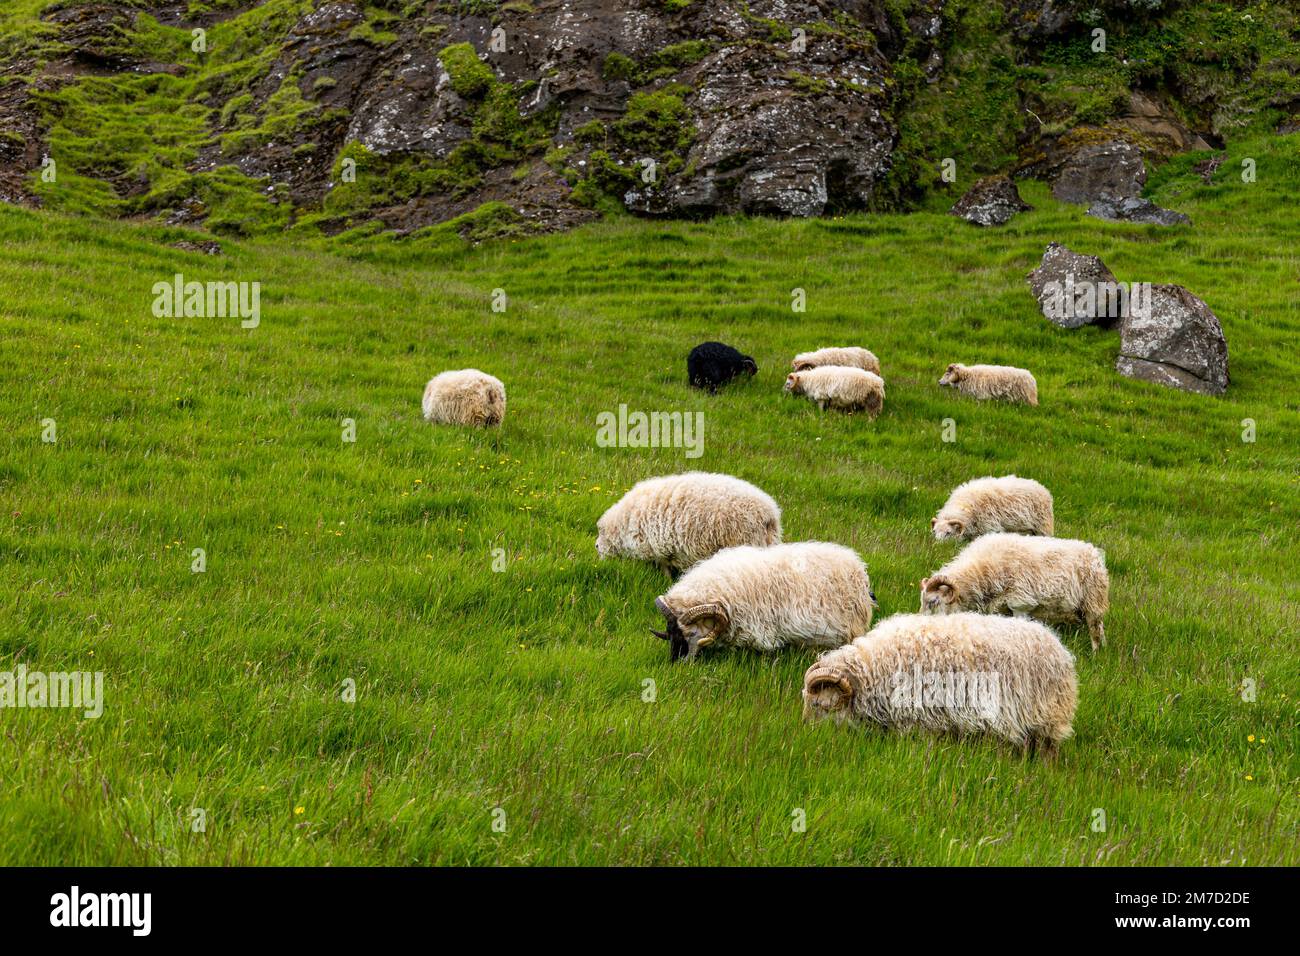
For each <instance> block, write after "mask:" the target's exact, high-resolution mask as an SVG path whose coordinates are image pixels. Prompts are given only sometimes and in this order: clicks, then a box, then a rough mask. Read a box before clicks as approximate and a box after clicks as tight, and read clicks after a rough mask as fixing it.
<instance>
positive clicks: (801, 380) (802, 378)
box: [785, 365, 885, 418]
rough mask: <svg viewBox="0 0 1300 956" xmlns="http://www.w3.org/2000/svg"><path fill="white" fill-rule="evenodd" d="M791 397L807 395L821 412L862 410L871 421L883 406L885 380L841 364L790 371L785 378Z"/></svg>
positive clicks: (872, 373)
mask: <svg viewBox="0 0 1300 956" xmlns="http://www.w3.org/2000/svg"><path fill="white" fill-rule="evenodd" d="M785 390H786V391H787V392H789V393H790V394H791V395H807V396H808V397H809V398H811V399H812V400H813V401H814V402H816V403H817V405H818V407H819V408H821V409H822V410H823V411H825V410H826V409H827V408H828V407H829V408H838V409H842V410H843V411H846V412H852V411H857V410H859V409H866V411H867V414H868V415H870V416H871V417H872V418H875V417H876V416H877V415H879V414H880V411H881V409H882V408H884V407H885V380H884V379H883V378H881V377H880V376H879V375H877V374H876V373H874V372H868V371H867V370H866V369H861V368H848V367H845V366H842V365H823V366H821V367H820V368H810V369H808V370H807V371H804V372H791V373H790V374H789V375H787V376H786V379H785Z"/></svg>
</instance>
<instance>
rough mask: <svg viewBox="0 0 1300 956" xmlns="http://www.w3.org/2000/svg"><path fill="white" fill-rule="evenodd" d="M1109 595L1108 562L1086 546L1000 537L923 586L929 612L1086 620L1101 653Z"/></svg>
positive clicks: (978, 542) (985, 540) (977, 544)
mask: <svg viewBox="0 0 1300 956" xmlns="http://www.w3.org/2000/svg"><path fill="white" fill-rule="evenodd" d="M1109 592H1110V576H1109V575H1108V574H1107V572H1106V559H1105V556H1104V555H1103V554H1102V553H1101V551H1100V550H1098V549H1097V548H1095V547H1093V546H1092V545H1091V544H1088V543H1087V542H1086V541H1070V540H1068V539H1065V538H1036V537H1031V536H1029V535H1023V534H1005V533H996V534H986V535H984V536H983V537H980V538H976V539H975V540H974V541H972V542H971V543H970V544H968V545H967V546H966V548H965V549H964V550H963V551H962V552H961V554H959V555H957V557H956V558H954V559H953V560H952V561H949V562H948V563H947V564H946V565H944V566H943V567H942V568H941V569H940V570H938V571H937V572H935V573H934V574H933V575H931V576H930V577H928V578H926V579H925V580H924V581H922V582H921V610H922V611H923V612H925V613H928V614H952V613H955V612H958V611H980V612H982V613H985V614H1014V615H1016V616H1017V617H1034V618H1037V619H1038V620H1040V621H1045V622H1047V623H1049V624H1053V623H1066V622H1079V621H1081V622H1082V623H1084V624H1086V625H1087V626H1088V633H1089V635H1090V636H1091V638H1092V649H1093V651H1094V652H1095V651H1096V650H1097V648H1098V647H1099V646H1103V645H1105V643H1106V631H1105V628H1104V627H1103V624H1102V618H1103V617H1104V616H1105V614H1106V610H1107V608H1108V607H1109V606H1110V597H1109Z"/></svg>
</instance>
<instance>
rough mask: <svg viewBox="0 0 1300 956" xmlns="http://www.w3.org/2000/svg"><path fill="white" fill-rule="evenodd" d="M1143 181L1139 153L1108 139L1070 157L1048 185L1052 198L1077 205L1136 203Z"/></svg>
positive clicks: (1144, 172)
mask: <svg viewBox="0 0 1300 956" xmlns="http://www.w3.org/2000/svg"><path fill="white" fill-rule="evenodd" d="M1146 181H1147V171H1146V166H1145V165H1144V164H1143V162H1142V151H1141V150H1140V149H1138V148H1137V147H1136V146H1134V145H1133V144H1132V143H1129V142H1126V141H1125V140H1122V139H1112V140H1108V141H1106V142H1103V143H1094V144H1090V145H1087V146H1082V147H1080V148H1079V149H1077V150H1075V151H1074V152H1072V153H1070V155H1069V156H1068V157H1067V158H1066V159H1065V160H1064V161H1063V162H1062V163H1061V167H1060V171H1059V172H1058V173H1057V174H1056V177H1055V179H1054V180H1053V181H1052V195H1053V196H1055V197H1056V198H1057V199H1059V200H1061V201H1062V202H1069V203H1078V204H1080V205H1088V204H1091V203H1094V202H1097V201H1098V200H1102V199H1107V200H1122V199H1136V198H1138V197H1139V196H1140V195H1141V193H1142V187H1143V186H1144V185H1145V184H1146Z"/></svg>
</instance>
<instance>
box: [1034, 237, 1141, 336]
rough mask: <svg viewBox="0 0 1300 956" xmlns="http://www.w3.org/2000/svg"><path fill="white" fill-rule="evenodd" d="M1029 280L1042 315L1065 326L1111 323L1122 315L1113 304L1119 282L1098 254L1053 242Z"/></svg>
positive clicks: (1109, 324)
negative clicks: (1082, 253) (1079, 250)
mask: <svg viewBox="0 0 1300 956" xmlns="http://www.w3.org/2000/svg"><path fill="white" fill-rule="evenodd" d="M1026 279H1027V280H1028V281H1029V288H1030V290H1031V291H1032V292H1033V293H1034V297H1035V298H1036V299H1038V307H1039V308H1040V309H1041V310H1042V313H1043V316H1044V317H1045V318H1047V319H1049V320H1050V321H1051V322H1053V323H1055V324H1056V325H1059V326H1060V327H1061V328H1063V329H1077V328H1081V327H1082V326H1085V325H1101V326H1111V325H1114V324H1116V323H1117V322H1119V320H1120V319H1121V318H1122V316H1121V314H1120V310H1119V309H1118V308H1116V307H1114V305H1115V303H1116V302H1117V301H1118V296H1116V295H1112V294H1110V293H1111V292H1112V290H1116V289H1117V288H1118V286H1119V284H1118V283H1117V282H1116V280H1115V276H1114V274H1113V273H1112V272H1111V271H1110V270H1109V269H1107V268H1106V265H1105V263H1103V262H1102V261H1101V260H1100V259H1099V258H1097V257H1096V256H1085V255H1080V254H1079V253H1077V252H1071V251H1070V250H1069V249H1067V248H1066V247H1065V246H1063V245H1061V244H1060V243H1059V242H1053V243H1051V244H1049V245H1048V247H1047V250H1046V251H1045V252H1044V253H1043V261H1042V263H1041V264H1040V265H1039V266H1038V268H1036V269H1034V270H1033V271H1032V272H1030V273H1029V275H1028V276H1026Z"/></svg>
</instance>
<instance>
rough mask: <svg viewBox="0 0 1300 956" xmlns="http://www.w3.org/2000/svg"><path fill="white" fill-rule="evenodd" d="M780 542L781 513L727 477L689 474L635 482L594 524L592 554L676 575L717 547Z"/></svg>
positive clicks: (760, 495)
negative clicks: (646, 564) (652, 566)
mask: <svg viewBox="0 0 1300 956" xmlns="http://www.w3.org/2000/svg"><path fill="white" fill-rule="evenodd" d="M780 540H781V509H780V508H778V507H777V504H776V502H775V501H773V500H772V497H771V496H770V495H768V494H767V493H766V492H764V491H762V490H761V489H759V488H756V487H754V486H753V485H751V484H750V483H749V482H747V481H742V480H741V479H739V478H733V477H732V476H731V475H713V474H708V473H706V472H702V471H690V472H686V473H685V474H681V475H666V476H664V477H660V478H647V479H646V480H645V481H641V482H638V483H637V484H636V485H635V486H633V488H632V489H631V490H630V491H628V493H627V494H625V495H624V496H623V497H622V498H620V499H619V500H618V501H617V502H616V503H615V504H614V505H613V506H612V507H611V508H610V509H609V510H608V511H606V512H605V513H604V514H603V515H602V516H601V518H600V520H599V521H598V522H597V523H596V553H597V554H599V555H600V556H601V557H602V558H608V557H613V556H617V557H624V558H636V559H638V560H641V561H653V562H655V563H656V564H658V565H659V566H660V567H661V568H663V569H664V570H665V571H667V572H668V573H669V574H670V575H672V576H673V577H676V575H677V573H678V572H679V571H683V570H685V569H687V568H689V567H691V566H692V565H694V564H696V563H697V562H699V561H703V560H704V559H705V558H708V557H711V556H712V555H714V554H716V553H717V552H718V551H721V550H722V549H723V548H730V547H734V546H735V545H740V544H750V545H755V546H766V545H771V544H777V543H778V542H780Z"/></svg>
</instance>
